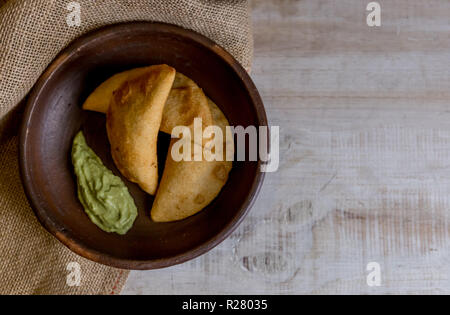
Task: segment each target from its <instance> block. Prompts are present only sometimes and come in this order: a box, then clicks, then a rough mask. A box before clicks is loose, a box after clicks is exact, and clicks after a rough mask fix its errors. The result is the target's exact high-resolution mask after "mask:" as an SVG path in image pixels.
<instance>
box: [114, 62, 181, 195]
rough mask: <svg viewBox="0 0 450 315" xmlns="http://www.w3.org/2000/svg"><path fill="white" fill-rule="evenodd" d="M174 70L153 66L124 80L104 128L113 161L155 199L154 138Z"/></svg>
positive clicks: (156, 171) (155, 160)
mask: <svg viewBox="0 0 450 315" xmlns="http://www.w3.org/2000/svg"><path fill="white" fill-rule="evenodd" d="M175 73H176V71H175V69H174V68H171V67H169V66H167V65H158V66H152V67H150V68H149V69H147V71H146V72H145V73H144V74H143V75H142V76H138V77H136V78H133V79H131V80H126V81H125V82H124V83H123V84H122V85H121V86H120V87H119V88H118V89H117V90H115V92H114V95H113V97H112V99H111V104H110V106H109V108H108V111H107V118H106V128H107V133H108V138H109V141H110V143H111V154H112V157H113V160H114V162H115V164H116V166H117V168H118V169H119V171H120V172H121V173H122V175H123V176H125V177H126V178H127V179H128V180H130V181H131V182H135V183H137V184H138V185H139V186H140V187H141V188H142V189H143V190H144V191H146V192H147V193H149V194H151V195H154V194H155V192H156V188H157V186H158V159H157V152H156V151H157V138H158V132H159V127H160V125H161V119H162V113H163V109H164V105H165V103H166V100H167V97H168V96H169V93H170V89H171V88H172V84H173V81H174V79H175Z"/></svg>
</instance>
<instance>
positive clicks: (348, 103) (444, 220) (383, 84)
mask: <svg viewBox="0 0 450 315" xmlns="http://www.w3.org/2000/svg"><path fill="white" fill-rule="evenodd" d="M366 2H367V3H368V2H370V1H366ZM366 2H364V1H363V2H361V1H356V0H339V1H332V0H304V1H288V0H278V1H257V0H255V1H252V6H253V23H254V33H255V60H254V66H253V71H252V77H253V79H254V81H255V83H256V85H257V86H258V88H259V90H260V92H261V94H262V96H263V99H264V102H265V106H266V109H267V114H268V117H269V120H270V124H272V125H279V126H280V133H281V135H280V168H279V170H278V171H277V172H276V173H272V174H268V176H267V177H266V182H265V184H264V187H263V189H262V192H261V194H260V197H259V199H258V201H257V202H256V204H255V206H254V208H253V209H252V211H251V212H250V215H249V216H248V217H247V219H246V220H245V221H244V222H243V224H242V225H241V227H240V228H239V229H238V230H237V231H236V232H235V233H234V234H233V235H232V236H231V237H230V238H229V239H228V240H226V241H225V242H224V243H222V244H221V245H220V246H219V247H217V248H216V249H214V250H213V251H211V252H210V253H208V254H206V255H204V256H202V257H200V258H198V259H196V260H194V261H192V262H189V263H186V264H183V265H180V266H175V267H172V268H169V269H165V270H157V271H148V272H132V274H131V276H130V278H129V280H128V282H127V284H126V287H125V289H124V292H123V293H124V294H130V293H156V294H159V293H160V294H179V293H184V294H196V293H204V294H214V293H216V294H259V293H273V294H277V293H286V294H292V293H297V294H299V293H306V294H314V293H316V294H317V293H318V294H330V293H337V294H345V293H350V294H380V293H392V294H399V293H447V294H448V293H450V281H449V280H450V235H449V234H450V229H449V220H450V198H449V195H450V67H449V66H450V38H449V34H450V23H449V16H450V2H449V1H447V0H429V1H422V0H395V1H393V0H391V1H388V0H386V1H380V3H381V5H382V22H381V23H382V24H381V27H379V28H370V27H368V26H367V24H366V22H365V21H366V15H367V13H366V11H365V6H366V5H367V3H366ZM372 261H375V262H378V263H379V264H380V265H381V276H382V282H381V286H380V287H369V286H368V285H367V283H366V277H367V274H368V272H367V271H366V266H367V264H368V263H369V262H372Z"/></svg>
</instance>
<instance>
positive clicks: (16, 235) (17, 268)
mask: <svg viewBox="0 0 450 315" xmlns="http://www.w3.org/2000/svg"><path fill="white" fill-rule="evenodd" d="M69 2H71V1H69V0H66V1H64V0H53V1H49V0H0V171H1V173H0V174H1V176H0V222H1V227H0V294H117V293H119V292H120V291H121V288H122V287H123V285H124V283H125V281H126V278H127V276H128V271H124V270H118V269H114V268H109V267H106V266H103V265H100V264H96V263H93V262H91V261H88V260H86V259H84V258H82V257H80V256H77V255H76V254H74V253H72V252H71V251H69V250H68V249H67V248H65V247H64V246H63V245H62V244H60V243H59V242H58V241H57V240H56V239H55V238H54V237H53V236H51V235H50V234H49V233H48V232H47V231H46V230H44V229H43V228H42V227H41V225H40V224H39V223H38V221H37V219H36V218H35V216H34V214H33V212H32V210H31V208H30V207H29V205H28V201H27V199H26V197H25V195H24V192H23V189H22V184H21V181H20V177H19V170H18V149H17V147H18V137H17V130H18V128H17V127H18V125H19V123H20V118H21V117H20V116H21V112H22V110H23V103H24V102H23V99H24V97H25V96H26V95H27V93H28V92H29V91H30V89H31V88H32V86H33V85H34V83H35V82H36V80H37V79H38V78H39V76H40V75H41V73H42V72H43V71H44V70H45V69H46V67H47V66H48V64H49V63H50V62H51V61H52V60H53V59H54V57H55V56H56V55H57V54H58V52H59V51H61V49H63V48H64V47H66V46H67V45H68V44H69V43H70V42H71V41H72V40H74V39H75V38H77V37H78V36H80V35H81V34H83V33H85V32H87V31H91V30H93V29H96V28H99V27H101V26H104V25H108V24H114V23H118V22H124V21H146V20H150V21H161V22H167V23H173V24H177V25H180V26H183V27H186V28H190V29H193V30H195V31H197V32H199V33H202V34H204V35H206V36H208V37H209V38H211V39H213V40H214V41H216V42H217V43H219V44H220V45H222V46H223V47H224V48H226V49H227V50H228V51H229V52H230V53H231V54H233V55H234V56H235V57H236V59H237V60H238V61H240V62H241V63H242V65H243V66H244V67H245V68H246V69H249V67H250V64H251V57H252V47H253V43H252V34H251V22H250V18H249V6H248V3H247V1H246V0H228V1H226V0H223V1H220V0H216V1H207V0H133V1H131V0H120V1H119V0H102V1H91V0H78V1H77V2H78V3H79V4H80V5H81V21H82V23H81V26H79V27H68V25H67V23H66V16H67V14H68V13H69V11H67V7H66V6H67V4H68V3H69ZM21 101H22V102H21ZM19 103H21V104H19ZM70 262H78V263H79V265H80V267H81V283H80V286H69V285H67V282H66V279H67V277H68V275H69V274H70V271H68V270H67V265H68V263H70Z"/></svg>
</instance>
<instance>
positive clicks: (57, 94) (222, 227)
mask: <svg viewBox="0 0 450 315" xmlns="http://www.w3.org/2000/svg"><path fill="white" fill-rule="evenodd" d="M162 63H165V64H168V65H171V66H173V67H175V68H176V69H177V70H178V71H180V72H182V73H184V74H186V75H187V76H189V77H191V78H192V79H193V80H195V81H196V82H197V83H198V85H199V86H200V87H202V88H203V90H204V91H205V94H206V95H208V96H209V97H210V98H211V99H212V100H213V101H215V103H216V104H217V105H218V106H219V107H220V108H221V109H222V111H223V112H224V113H225V115H226V116H227V118H228V119H229V121H230V124H231V125H236V126H237V125H242V126H244V127H246V126H249V125H254V126H256V127H258V126H260V125H263V126H266V125H267V120H266V115H265V111H264V107H263V104H262V101H261V98H260V96H259V94H258V92H257V90H256V88H255V86H254V84H253V83H252V80H251V79H250V77H249V76H248V74H247V72H246V71H245V70H244V69H243V68H242V67H241V66H240V65H239V64H238V62H237V61H236V60H235V59H234V58H233V57H232V56H231V55H230V54H229V53H227V52H226V51H225V50H224V49H222V48H221V47H219V46H218V45H217V44H215V43H214V42H212V41H211V40H209V39H207V38H205V37H203V36H201V35H199V34H197V33H195V32H192V31H189V30H185V29H182V28H179V27H176V26H173V25H168V24H161V23H127V24H119V25H114V26H110V27H107V28H104V29H101V30H98V31H95V32H93V33H90V34H87V35H85V36H83V37H82V38H80V39H78V40H76V41H75V42H73V43H72V44H71V45H70V46H69V47H68V48H67V49H65V50H64V51H63V52H62V53H61V54H60V55H59V56H58V57H57V58H56V59H55V60H54V61H53V62H52V64H51V65H50V66H49V67H48V69H47V70H46V71H45V73H44V74H43V75H42V76H41V78H40V79H39V81H38V82H37V84H36V85H35V87H34V89H33V91H32V93H31V95H30V97H29V100H28V104H27V108H26V111H25V115H24V120H23V124H22V128H21V138H20V167H21V174H22V180H23V184H24V187H25V192H26V194H27V196H28V199H29V201H30V203H31V206H32V208H33V210H34V212H35V214H36V216H37V218H38V219H39V221H40V222H41V223H42V225H43V226H44V227H45V228H46V229H47V230H48V231H49V232H50V233H52V234H53V235H54V236H55V237H56V238H57V239H59V240H60V241H61V242H62V243H63V244H64V245H66V246H67V247H69V248H70V249H71V250H72V251H74V252H75V253H77V254H79V255H81V256H84V257H86V258H88V259H91V260H93V261H96V262H99V263H102V264H106V265H110V266H114V267H118V268H126V269H154V268H162V267H167V266H171V265H175V264H179V263H182V262H185V261H187V260H189V259H193V258H195V257H197V256H199V255H201V254H203V253H205V252H207V251H208V250H210V249H211V248H213V247H214V246H216V245H217V244H219V243H220V242H221V241H223V240H224V239H225V238H226V237H227V236H228V235H229V234H230V233H231V232H232V231H233V230H234V229H235V228H236V227H237V226H238V225H239V223H240V222H241V221H242V219H243V218H244V216H245V214H246V213H247V212H248V211H249V209H250V207H251V205H252V203H253V201H254V200H255V198H256V195H257V194H258V191H259V188H260V186H261V184H262V181H263V177H264V176H263V173H261V172H260V164H261V161H256V162H234V164H233V170H232V171H231V173H230V177H229V180H228V182H227V183H226V185H225V186H224V188H223V190H222V191H221V193H220V195H219V196H218V197H217V198H216V199H215V200H214V201H213V202H212V203H211V204H210V205H209V206H208V207H207V208H205V209H204V210H203V211H201V212H200V213H198V214H197V215H194V216H192V217H190V218H188V219H185V220H183V221H179V222H172V223H155V222H153V221H152V220H151V219H150V216H149V212H150V209H151V205H152V202H153V197H152V196H150V195H147V194H146V193H144V192H143V191H142V190H140V189H139V188H138V187H137V185H135V184H133V183H130V182H128V181H126V180H125V179H124V178H123V177H122V179H124V182H125V183H126V185H127V186H128V188H129V190H130V192H131V194H132V196H133V197H134V200H135V202H136V205H137V207H138V211H139V214H138V218H137V219H136V221H135V223H134V226H133V227H132V229H131V230H130V231H129V232H128V233H127V234H126V235H124V236H120V235H117V234H115V233H111V234H109V233H106V232H103V231H102V230H100V229H99V228H98V227H97V226H96V225H94V224H93V223H92V222H91V221H90V220H89V218H88V217H87V215H86V214H85V213H84V210H83V208H82V206H81V204H80V202H79V201H78V199H77V194H76V178H75V175H74V173H73V168H72V164H71V160H70V150H71V144H72V140H73V137H74V136H75V134H76V133H77V131H79V130H80V129H82V130H83V131H84V133H85V136H86V139H87V142H88V144H89V145H90V146H91V147H92V148H93V150H94V151H95V152H96V153H97V154H98V155H99V156H100V157H101V159H102V160H103V162H104V164H105V165H106V166H107V167H108V168H109V169H111V170H112V171H113V172H114V173H115V174H116V175H118V176H120V173H119V172H118V170H117V168H116V167H115V165H114V163H113V161H112V158H111V155H110V152H109V142H108V139H107V136H106V128H105V115H103V114H98V113H94V112H87V111H83V110H82V109H81V105H82V103H83V102H84V100H85V99H86V97H87V96H88V95H89V94H90V92H92V91H93V90H94V89H95V88H96V87H97V86H98V85H99V84H100V83H101V82H103V81H104V80H106V79H107V78H108V77H110V76H111V75H113V74H115V73H118V72H121V71H124V70H127V69H131V68H135V67H140V66H146V65H152V64H162ZM158 142H159V144H158V152H159V154H160V157H159V158H160V162H159V165H160V168H161V169H160V171H161V172H162V168H163V167H164V159H165V155H166V154H167V147H168V142H169V139H168V136H164V135H162V134H160V137H159V140H158Z"/></svg>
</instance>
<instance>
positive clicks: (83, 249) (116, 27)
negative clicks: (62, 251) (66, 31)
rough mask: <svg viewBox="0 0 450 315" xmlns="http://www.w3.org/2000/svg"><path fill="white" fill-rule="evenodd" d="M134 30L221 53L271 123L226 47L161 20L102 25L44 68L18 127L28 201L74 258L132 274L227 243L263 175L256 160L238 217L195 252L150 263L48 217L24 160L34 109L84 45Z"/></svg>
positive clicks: (264, 121)
mask: <svg viewBox="0 0 450 315" xmlns="http://www.w3.org/2000/svg"><path fill="white" fill-rule="evenodd" d="M133 30H142V31H145V30H151V31H155V32H165V33H171V34H175V35H177V36H182V37H186V38H187V39H190V40H191V41H193V42H195V43H196V44H199V45H201V46H202V47H203V48H205V49H207V50H209V51H211V52H212V53H214V54H215V55H217V56H218V57H219V58H221V59H222V60H223V61H224V62H225V63H226V64H227V66H228V67H229V68H230V69H232V70H233V72H234V73H235V74H237V75H238V77H239V79H240V80H241V82H242V83H243V85H244V87H245V89H246V90H247V93H248V95H249V97H250V99H251V100H252V103H253V105H254V109H255V111H256V115H257V119H258V123H259V124H260V126H268V122H267V117H266V112H265V109H264V105H263V102H262V99H261V97H260V95H259V92H258V90H257V89H256V86H255V84H254V83H253V81H252V79H251V78H250V76H249V74H248V73H247V71H246V70H245V69H244V68H243V67H242V65H241V64H240V63H239V62H238V61H237V60H236V59H235V58H234V57H233V56H232V55H231V54H230V53H228V52H227V51H226V50H225V49H224V48H222V47H221V46H220V45H218V44H217V43H215V42H214V41H212V40H211V39H209V38H207V37H205V36H203V35H201V34H199V33H197V32H195V31H192V30H189V29H185V28H182V27H180V26H176V25H173V24H167V23H160V22H125V23H118V24H112V25H108V26H105V27H101V28H99V29H96V30H93V31H90V32H88V33H86V34H84V35H82V36H80V37H78V38H76V39H75V40H73V41H72V42H70V43H69V44H68V45H67V46H66V48H64V49H63V50H62V51H61V52H60V53H59V54H58V55H57V56H56V57H55V59H53V61H52V62H51V63H50V64H49V66H48V67H47V68H46V70H45V71H44V72H43V73H42V75H41V76H40V77H39V79H38V81H37V82H36V84H35V85H34V87H33V89H32V91H31V93H30V95H29V97H28V100H27V103H26V107H25V111H24V115H23V119H22V123H21V126H20V135H19V169H20V175H21V179H22V184H23V187H24V191H25V195H26V197H27V199H28V201H29V204H30V206H31V208H32V210H33V212H34V213H35V215H36V217H37V219H38V221H39V222H40V223H41V224H42V226H44V228H45V229H46V230H47V231H48V232H50V233H51V234H52V235H53V236H55V237H56V238H57V239H58V240H59V241H60V242H61V243H63V244H64V245H65V246H66V247H68V248H69V249H70V250H72V251H73V252H75V253H76V254H78V255H80V256H82V257H84V258H87V259H90V260H92V261H95V262H97V263H100V264H103V265H108V266H111V267H115V268H121V269H128V270H150V269H159V268H165V267H169V266H173V265H177V264H181V263H183V262H186V261H188V260H191V259H194V258H196V257H198V256H200V255H202V254H204V253H206V252H208V251H209V250H211V249H212V248H214V247H216V246H217V245H218V244H220V243H221V242H222V241H224V240H225V239H226V238H227V237H228V236H229V235H230V234H231V233H232V232H233V231H234V230H235V229H236V228H237V227H238V226H239V224H240V223H241V222H242V221H243V219H244V218H245V216H246V215H247V213H248V212H249V210H250V209H251V207H252V206H253V204H254V202H255V200H256V197H257V195H258V193H259V191H260V189H261V186H262V184H263V181H264V177H265V173H264V172H262V171H261V164H262V162H261V160H260V159H258V161H257V173H256V176H255V178H254V180H253V183H252V186H251V188H250V193H249V194H248V196H247V198H246V199H245V201H244V203H243V204H242V205H241V207H240V209H239V211H237V212H236V214H235V215H234V216H233V217H232V219H231V220H230V221H229V222H227V223H226V224H225V225H224V227H223V228H222V229H221V230H219V231H217V233H216V234H215V235H214V236H213V237H211V238H209V239H207V240H205V241H203V242H202V243H201V244H199V245H197V246H196V247H194V248H191V249H190V250H188V251H185V252H183V253H180V254H177V255H174V256H169V257H163V258H158V259H151V260H134V259H127V258H119V257H115V256H112V255H109V254H106V253H103V252H100V251H98V250H96V249H93V248H91V247H89V246H86V245H85V244H82V243H80V242H79V241H78V240H76V239H74V238H73V235H72V234H71V233H69V232H68V231H67V230H66V229H65V228H64V227H63V226H61V225H60V224H57V223H56V222H53V221H52V220H51V219H50V218H49V216H48V215H46V213H47V212H46V211H45V205H44V204H43V202H42V201H41V199H40V198H39V197H38V195H37V193H36V191H35V188H34V187H33V185H32V184H31V183H32V180H31V178H32V175H31V174H30V170H29V168H28V160H27V156H26V152H27V151H28V148H27V143H28V134H29V132H28V131H29V124H30V120H31V118H32V116H33V112H34V109H35V107H36V105H37V103H36V101H37V99H38V98H39V97H40V95H41V92H42V90H43V88H45V86H46V84H47V83H48V82H49V81H50V80H51V79H52V76H53V74H54V73H55V72H56V70H57V69H58V68H59V67H60V66H62V65H63V64H64V63H65V61H66V60H68V59H70V58H71V57H73V56H74V55H75V54H76V53H77V51H78V50H79V49H81V48H82V47H83V46H84V45H86V44H88V43H91V42H92V41H95V40H96V39H98V38H103V37H104V36H108V35H109V34H111V33H115V34H117V33H118V32H119V33H124V34H126V33H127V32H132V31H133ZM268 138H269V139H270V136H268ZM269 151H270V148H269Z"/></svg>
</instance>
